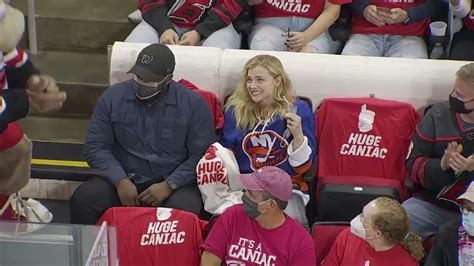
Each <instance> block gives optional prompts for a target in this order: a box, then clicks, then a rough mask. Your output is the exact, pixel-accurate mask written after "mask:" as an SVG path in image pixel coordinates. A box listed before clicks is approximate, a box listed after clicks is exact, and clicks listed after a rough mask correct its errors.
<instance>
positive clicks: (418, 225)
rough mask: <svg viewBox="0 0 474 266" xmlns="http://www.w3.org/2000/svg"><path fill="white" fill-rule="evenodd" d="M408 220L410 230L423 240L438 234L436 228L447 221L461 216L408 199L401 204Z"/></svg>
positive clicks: (416, 199)
mask: <svg viewBox="0 0 474 266" xmlns="http://www.w3.org/2000/svg"><path fill="white" fill-rule="evenodd" d="M402 206H403V208H405V210H406V211H407V213H408V219H410V230H411V231H413V232H415V233H417V234H419V235H420V236H421V237H422V238H423V239H426V238H427V237H428V236H430V235H432V234H435V233H436V232H438V227H439V226H441V225H442V224H444V223H447V222H448V221H451V220H454V219H459V217H460V216H461V214H459V213H457V212H452V211H448V210H446V209H444V208H441V207H438V206H436V205H434V204H431V203H429V202H426V201H424V200H421V199H419V198H415V197H412V198H409V199H407V200H406V201H405V202H403V204H402Z"/></svg>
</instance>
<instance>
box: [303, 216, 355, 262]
mask: <svg viewBox="0 0 474 266" xmlns="http://www.w3.org/2000/svg"><path fill="white" fill-rule="evenodd" d="M348 226H349V223H346V222H317V223H315V224H314V225H313V229H312V230H311V232H312V233H311V235H312V236H313V241H314V248H315V251H316V265H318V266H319V265H320V264H321V262H322V261H323V259H324V258H325V257H326V255H327V254H328V252H329V250H330V249H331V247H332V245H333V243H334V241H336V237H337V236H338V235H339V233H341V232H342V231H343V230H344V229H345V228H347V227H348Z"/></svg>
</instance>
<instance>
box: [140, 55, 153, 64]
mask: <svg viewBox="0 0 474 266" xmlns="http://www.w3.org/2000/svg"><path fill="white" fill-rule="evenodd" d="M151 61H153V56H152V55H147V54H144V55H143V56H142V60H141V62H142V64H145V65H148V64H150V63H151Z"/></svg>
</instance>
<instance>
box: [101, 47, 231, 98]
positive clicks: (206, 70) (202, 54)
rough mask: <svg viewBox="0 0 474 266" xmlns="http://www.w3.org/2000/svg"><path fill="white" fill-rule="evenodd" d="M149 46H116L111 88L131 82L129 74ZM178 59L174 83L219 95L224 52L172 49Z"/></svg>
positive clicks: (216, 49) (206, 49) (111, 68)
mask: <svg viewBox="0 0 474 266" xmlns="http://www.w3.org/2000/svg"><path fill="white" fill-rule="evenodd" d="M147 45H148V44H146V43H124V42H115V43H114V46H113V48H112V56H111V60H110V84H115V83H117V82H120V81H124V80H126V79H129V78H131V75H127V74H126V73H127V71H128V70H130V68H131V67H132V66H133V64H134V63H135V60H136V58H137V56H138V54H139V53H140V51H141V50H142V49H143V48H144V47H145V46H147ZM170 49H171V50H172V51H173V53H174V55H175V58H176V69H175V71H174V77H173V79H174V80H176V81H177V80H180V79H182V78H184V79H187V80H189V81H191V82H192V83H194V84H196V85H197V86H198V87H199V88H201V89H204V90H209V91H213V92H214V93H215V94H216V95H219V64H220V59H221V55H222V52H223V50H221V49H219V48H210V47H189V46H177V45H171V46H170Z"/></svg>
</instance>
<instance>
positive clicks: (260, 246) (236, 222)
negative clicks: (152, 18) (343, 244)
mask: <svg viewBox="0 0 474 266" xmlns="http://www.w3.org/2000/svg"><path fill="white" fill-rule="evenodd" d="M239 179H240V182H241V184H242V186H243V187H244V188H245V189H246V191H245V193H244V194H243V196H242V202H243V204H237V205H234V206H232V207H230V208H229V209H227V211H226V212H225V213H224V214H222V216H220V217H219V218H218V219H217V221H216V224H215V225H214V226H213V227H212V229H211V232H210V233H209V235H208V237H207V239H206V241H205V242H204V245H203V246H202V248H203V249H204V253H203V254H202V259H201V265H206V266H211V265H215V266H220V265H222V263H223V262H225V263H226V265H247V266H252V265H275V266H280V265H288V266H290V265H291V266H307V265H316V254H315V250H314V242H313V240H312V238H311V235H310V234H309V233H308V232H307V231H306V230H305V229H304V228H303V226H301V225H300V224H299V223H298V222H297V221H295V220H293V219H292V218H291V217H289V216H287V215H285V213H284V212H283V210H284V209H285V207H286V205H287V203H288V200H289V199H290V197H291V195H292V190H291V187H292V182H291V177H290V176H289V175H288V174H287V173H286V172H285V171H284V170H282V169H280V168H278V167H275V166H264V167H262V168H260V169H259V170H257V171H256V172H254V173H251V174H243V175H240V178H239ZM225 263H224V264H225Z"/></svg>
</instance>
